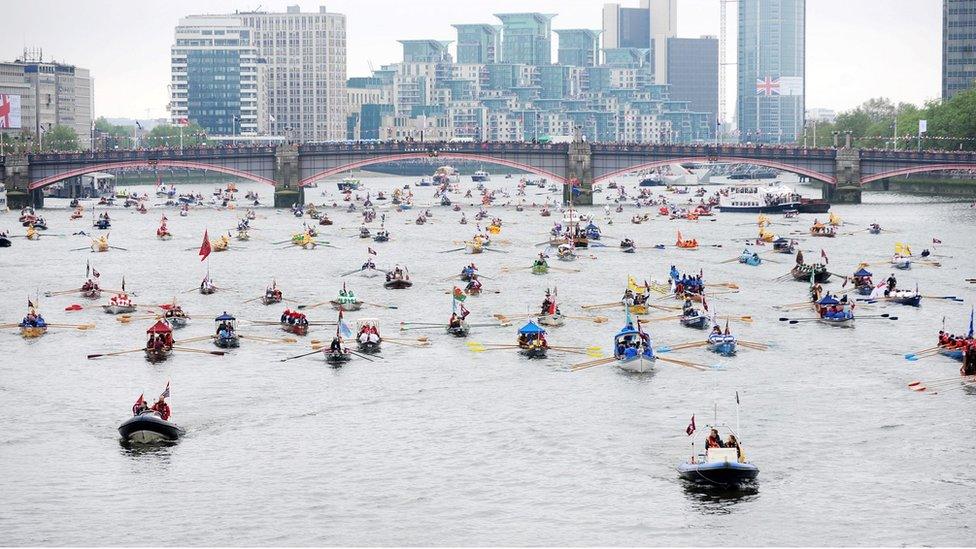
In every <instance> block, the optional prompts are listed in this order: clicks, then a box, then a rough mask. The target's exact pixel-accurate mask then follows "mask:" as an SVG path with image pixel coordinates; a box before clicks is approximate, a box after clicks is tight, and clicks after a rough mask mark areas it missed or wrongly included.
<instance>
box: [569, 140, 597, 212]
mask: <svg viewBox="0 0 976 549" xmlns="http://www.w3.org/2000/svg"><path fill="white" fill-rule="evenodd" d="M568 154H569V161H568V162H567V163H566V182H567V185H565V186H564V187H563V204H569V197H570V193H571V192H572V191H573V189H572V185H571V183H576V182H578V183H579V186H580V190H581V191H582V192H581V193H579V194H577V195H575V196H573V204H576V205H579V206H592V205H593V151H592V149H591V148H590V144H589V142H586V141H583V140H581V139H579V140H574V141H573V142H572V143H570V144H569V153H568Z"/></svg>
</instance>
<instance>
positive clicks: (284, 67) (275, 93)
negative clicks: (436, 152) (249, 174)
mask: <svg viewBox="0 0 976 549" xmlns="http://www.w3.org/2000/svg"><path fill="white" fill-rule="evenodd" d="M208 21H209V22H218V21H226V22H228V23H227V24H228V25H230V27H228V28H225V29H224V30H225V34H224V35H223V36H221V37H218V35H216V34H213V33H214V32H216V31H218V30H220V29H218V28H212V29H209V30H210V31H211V32H212V34H210V35H205V34H203V32H205V31H206V30H208V29H206V28H205V26H206V24H207V22H208ZM223 24H225V23H223V22H220V23H218V25H223ZM231 24H232V25H231ZM180 25H181V26H185V27H187V28H189V27H193V26H199V27H202V28H201V29H200V30H201V34H200V35H199V37H197V38H192V37H189V36H187V37H186V38H185V39H186V40H187V42H184V43H179V42H178V43H177V44H176V45H174V47H173V50H174V59H173V73H174V74H173V91H172V93H171V101H172V104H171V116H172V117H173V119H174V120H176V119H178V118H180V115H181V113H184V112H185V113H189V111H190V106H189V97H187V98H185V101H184V100H183V99H184V98H182V97H178V96H177V93H186V94H187V95H189V93H190V91H189V85H188V84H189V81H190V80H192V79H193V77H192V76H191V75H190V74H189V73H188V72H187V71H186V69H187V68H189V65H190V63H191V61H190V58H189V57H186V58H184V57H182V56H176V55H175V54H176V52H177V50H181V49H186V50H187V51H191V50H196V51H199V52H200V53H196V54H194V56H195V57H197V58H198V65H199V67H200V75H199V76H200V77H201V78H203V79H204V80H202V82H206V79H207V78H210V79H211V82H212V86H214V87H213V88H210V89H208V88H207V87H206V86H204V87H202V88H201V89H200V94H201V97H206V96H207V95H208V93H211V92H212V93H213V94H225V97H224V99H226V100H227V103H226V104H225V106H227V109H224V110H228V109H233V108H235V107H234V106H233V103H234V102H235V95H236V94H235V93H234V92H233V91H228V88H231V87H232V86H224V89H221V86H222V84H220V83H221V82H223V83H226V82H227V81H226V78H224V79H220V78H218V77H219V76H221V73H220V72H218V71H217V70H216V69H217V68H218V67H221V68H222V69H221V70H222V71H224V75H225V76H226V75H227V74H232V72H231V73H228V72H227V71H233V70H234V69H232V67H233V66H234V62H235V59H237V60H238V62H239V64H240V67H239V70H240V71H241V79H242V80H241V83H242V84H245V83H248V82H249V81H250V79H251V78H252V75H251V74H250V72H251V71H250V67H249V62H246V61H247V60H248V59H249V57H248V56H250V55H252V54H253V56H254V60H255V65H256V67H255V70H254V71H253V72H254V74H253V78H254V79H255V80H257V81H258V82H257V84H258V89H257V92H256V97H255V99H254V102H253V103H254V112H255V115H254V119H255V122H254V123H253V125H252V124H251V122H250V119H249V118H248V117H249V116H250V113H251V112H252V111H251V110H250V100H249V99H248V100H245V99H246V98H248V96H249V93H250V91H249V89H248V88H245V89H244V90H242V91H241V92H240V94H241V95H240V103H241V105H240V109H241V114H240V115H238V116H239V117H240V120H241V121H242V122H243V121H245V120H246V121H247V122H248V124H247V125H245V126H239V127H238V131H242V130H243V131H247V132H250V131H252V130H253V131H254V132H257V133H265V131H264V130H265V129H266V130H267V133H271V134H275V135H284V136H287V137H289V138H291V139H296V140H302V141H325V140H341V139H344V138H345V136H346V106H345V103H346V16H345V15H342V14H339V13H330V12H328V11H326V9H325V7H324V6H323V7H320V8H319V11H318V12H314V13H303V12H302V11H301V9H300V8H299V6H288V8H287V9H286V11H285V12H284V13H268V12H241V13H235V14H228V15H193V16H190V17H186V18H184V19H182V20H181V22H180ZM234 25H237V27H236V28H237V29H238V30H237V31H235V36H236V37H237V39H238V40H239V42H240V43H238V44H236V45H235V44H233V43H231V42H232V41H233V38H228V37H227V35H226V32H227V30H229V28H234ZM207 36H209V37H210V39H211V41H212V43H211V45H210V46H207V45H206V44H204V43H203V42H205V41H206V40H207V38H206V37H207ZM178 40H179V38H178ZM245 40H246V41H247V43H246V44H245V43H244V42H245ZM207 48H209V50H207ZM218 51H220V53H217V52H218ZM184 61H185V64H186V67H183V66H182V65H183V64H184ZM208 66H211V67H212V68H213V69H214V71H212V73H213V74H212V75H211V76H207V75H208V74H210V72H208V69H207V67H208ZM183 74H186V76H187V87H186V90H185V91H184V90H183V89H182V87H180V86H178V84H181V83H182V82H181V81H180V80H178V79H177V77H178V76H183ZM245 77H246V78H245ZM177 90H179V92H178V91H177ZM212 99H214V100H215V101H214V103H215V104H216V103H219V100H220V98H219V97H213V98H212ZM184 103H185V104H186V108H185V109H183V108H182V105H183V104H184ZM213 110H215V111H220V110H221V109H219V108H215V109H213ZM184 116H185V115H184ZM214 116H215V117H223V116H226V115H225V114H224V113H219V112H218V113H216V114H214ZM188 117H189V118H190V119H191V120H193V116H192V115H190V116H188ZM222 122H223V121H222V120H221V123H222ZM231 129H232V130H233V128H231Z"/></svg>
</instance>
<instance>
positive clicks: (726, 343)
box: [707, 325, 736, 356]
mask: <svg viewBox="0 0 976 549" xmlns="http://www.w3.org/2000/svg"><path fill="white" fill-rule="evenodd" d="M707 341H708V350H709V351H711V352H713V353H718V354H720V355H722V356H733V355H734V354H735V351H736V339H735V336H734V335H732V334H730V333H728V326H726V333H724V334H723V333H722V331H721V330H719V329H718V326H717V325H716V326H715V329H714V330H713V331H712V333H710V334H708V339H707Z"/></svg>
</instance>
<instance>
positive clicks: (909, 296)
mask: <svg viewBox="0 0 976 549" xmlns="http://www.w3.org/2000/svg"><path fill="white" fill-rule="evenodd" d="M887 299H888V301H893V302H895V303H898V304H899V305H908V306H910V307H918V306H919V305H921V303H922V294H920V293H919V291H918V288H915V289H914V290H894V291H890V292H888V295H887Z"/></svg>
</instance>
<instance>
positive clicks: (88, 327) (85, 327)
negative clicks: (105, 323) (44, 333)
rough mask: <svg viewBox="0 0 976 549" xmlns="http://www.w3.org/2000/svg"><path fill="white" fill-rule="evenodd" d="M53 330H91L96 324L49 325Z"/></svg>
mask: <svg viewBox="0 0 976 549" xmlns="http://www.w3.org/2000/svg"><path fill="white" fill-rule="evenodd" d="M48 326H49V327H51V328H75V329H76V330H91V329H92V328H94V327H95V325H94V324H48Z"/></svg>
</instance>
